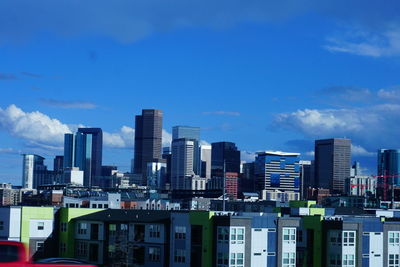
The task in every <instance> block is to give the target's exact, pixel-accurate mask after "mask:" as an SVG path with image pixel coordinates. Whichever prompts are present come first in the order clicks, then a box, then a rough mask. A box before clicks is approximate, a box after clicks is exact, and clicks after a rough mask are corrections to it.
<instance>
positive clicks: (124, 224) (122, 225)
mask: <svg viewBox="0 0 400 267" xmlns="http://www.w3.org/2000/svg"><path fill="white" fill-rule="evenodd" d="M120 227H121V232H128V224H126V223H121V225H120Z"/></svg>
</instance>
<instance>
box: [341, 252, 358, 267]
mask: <svg viewBox="0 0 400 267" xmlns="http://www.w3.org/2000/svg"><path fill="white" fill-rule="evenodd" d="M342 266H343V267H355V256H354V254H344V255H343V265H342Z"/></svg>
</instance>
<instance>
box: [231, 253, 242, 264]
mask: <svg viewBox="0 0 400 267" xmlns="http://www.w3.org/2000/svg"><path fill="white" fill-rule="evenodd" d="M230 262H231V264H230V265H229V266H230V267H243V266H244V258H243V253H231V259H230Z"/></svg>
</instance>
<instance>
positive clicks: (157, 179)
mask: <svg viewBox="0 0 400 267" xmlns="http://www.w3.org/2000/svg"><path fill="white" fill-rule="evenodd" d="M166 171H167V164H166V163H162V162H149V163H147V186H149V187H150V188H151V189H165V176H166Z"/></svg>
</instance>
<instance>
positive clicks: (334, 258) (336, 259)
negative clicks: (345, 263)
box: [329, 254, 342, 267]
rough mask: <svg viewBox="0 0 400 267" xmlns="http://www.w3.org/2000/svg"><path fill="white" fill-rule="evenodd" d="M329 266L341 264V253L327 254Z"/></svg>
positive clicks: (333, 266) (334, 266)
mask: <svg viewBox="0 0 400 267" xmlns="http://www.w3.org/2000/svg"><path fill="white" fill-rule="evenodd" d="M329 266H331V267H336V266H342V257H341V254H330V255H329Z"/></svg>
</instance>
